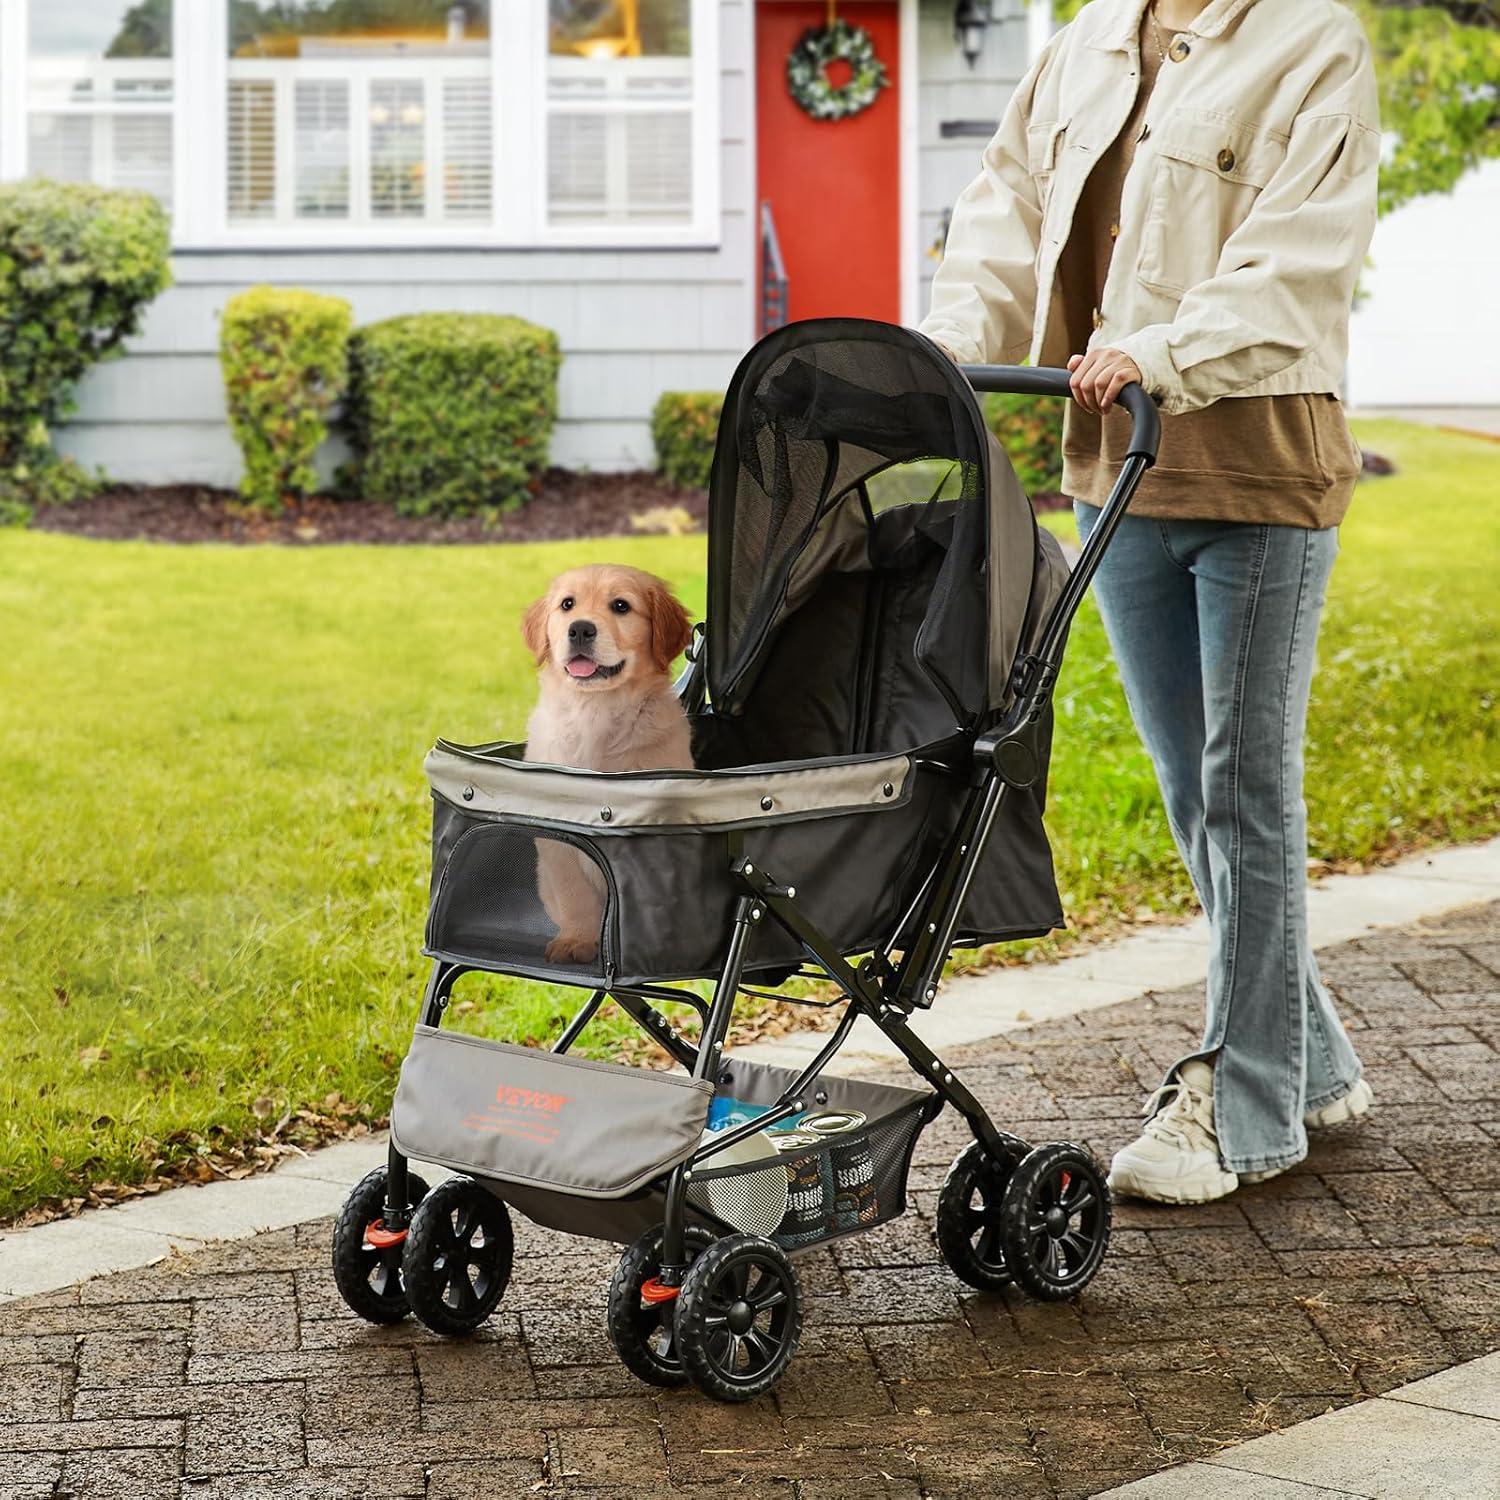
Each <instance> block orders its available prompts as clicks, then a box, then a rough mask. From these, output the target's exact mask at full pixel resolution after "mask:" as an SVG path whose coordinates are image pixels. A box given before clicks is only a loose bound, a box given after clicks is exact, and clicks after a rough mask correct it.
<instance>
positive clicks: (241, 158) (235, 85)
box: [228, 78, 276, 223]
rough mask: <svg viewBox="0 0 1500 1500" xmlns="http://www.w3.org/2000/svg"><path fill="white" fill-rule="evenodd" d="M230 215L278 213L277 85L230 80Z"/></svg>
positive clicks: (246, 218) (249, 219)
mask: <svg viewBox="0 0 1500 1500" xmlns="http://www.w3.org/2000/svg"><path fill="white" fill-rule="evenodd" d="M228 144H229V150H228V157H229V219H230V222H231V223H253V222H255V221H256V220H265V219H274V218H275V217H276V85H275V84H273V83H271V82H270V81H269V80H268V79H248V78H231V79H230V80H229V143H228Z"/></svg>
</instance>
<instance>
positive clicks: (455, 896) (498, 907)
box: [427, 822, 616, 981]
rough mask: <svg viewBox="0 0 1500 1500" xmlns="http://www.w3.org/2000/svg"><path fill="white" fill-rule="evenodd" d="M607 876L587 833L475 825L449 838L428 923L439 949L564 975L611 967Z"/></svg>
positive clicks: (593, 973) (590, 974)
mask: <svg viewBox="0 0 1500 1500" xmlns="http://www.w3.org/2000/svg"><path fill="white" fill-rule="evenodd" d="M615 905H616V900H615V892H614V882H613V880H612V879H611V876H610V873H609V870H608V868H607V866H606V865H605V863H604V861H603V860H602V859H601V858H600V857H599V855H598V854H597V852H596V851H595V850H594V848H593V847H592V846H591V845H590V844H589V843H588V841H587V840H585V839H582V838H578V837H574V836H571V835H568V834H563V833H558V832H554V831H552V830H547V829H539V828H533V827H530V826H527V825H524V824H519V823H507V822H500V823H482V824H479V825H477V826H472V827H470V828H468V829H466V830H465V831H464V832H463V833H462V834H461V835H460V836H459V837H458V839H457V840H456V841H455V842H454V843H453V845H452V850H451V852H450V853H449V855H448V858H447V861H446V863H445V864H444V865H443V870H442V875H441V877H440V878H439V882H438V888H437V891H436V893H435V894H434V897H433V902H432V912H431V915H430V917H429V918H428V924H427V947H428V949H429V950H430V951H431V952H433V953H437V954H441V955H443V956H446V957H449V958H455V959H461V960H469V961H472V962H477V963H483V964H495V965H499V966H503V967H505V968H508V969H515V970H523V971H525V970H530V971H535V972H540V973H547V974H559V975H565V976H567V977H568V978H579V979H584V978H590V979H592V978H595V977H597V978H599V979H600V980H601V981H602V980H603V979H604V978H606V977H607V976H608V975H609V974H610V972H611V971H612V970H613V966H614V951H615V944H614V942H613V927H614V918H615Z"/></svg>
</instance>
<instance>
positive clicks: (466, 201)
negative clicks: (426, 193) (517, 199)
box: [443, 76, 493, 219]
mask: <svg viewBox="0 0 1500 1500" xmlns="http://www.w3.org/2000/svg"><path fill="white" fill-rule="evenodd" d="M490 114H491V111H490V80H489V79H488V78H484V77H478V76H476V77H471V78H448V79H445V80H444V83H443V211H444V214H445V215H446V217H448V218H450V219H488V218H489V217H490V213H491V209H492V197H491V193H492V182H493V169H492V165H491V153H492V150H493V138H492V135H491V119H490Z"/></svg>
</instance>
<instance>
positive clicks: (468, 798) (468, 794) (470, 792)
mask: <svg viewBox="0 0 1500 1500" xmlns="http://www.w3.org/2000/svg"><path fill="white" fill-rule="evenodd" d="M473 800H474V788H473V787H471V786H466V787H465V788H464V801H465V802H472V801H473Z"/></svg>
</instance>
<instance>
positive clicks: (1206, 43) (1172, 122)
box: [921, 0, 1380, 413]
mask: <svg viewBox="0 0 1500 1500" xmlns="http://www.w3.org/2000/svg"><path fill="white" fill-rule="evenodd" d="M1143 8H1144V0H1092V3H1091V4H1089V5H1087V6H1085V7H1084V8H1083V10H1081V11H1080V12H1079V13H1078V15H1077V17H1076V18H1075V19H1074V20H1073V21H1072V23H1071V24H1070V25H1068V26H1065V27H1064V28H1063V29H1062V30H1061V31H1059V32H1058V33H1057V35H1056V36H1054V37H1053V38H1052V39H1051V41H1050V42H1048V44H1047V46H1046V47H1045V49H1044V50H1043V51H1042V54H1041V56H1040V57H1039V58H1038V59H1037V61H1036V63H1035V65H1034V66H1033V67H1032V69H1031V71H1030V72H1029V73H1028V74H1027V76H1026V77H1025V78H1024V79H1023V80H1022V81H1021V83H1020V84H1019V85H1018V87H1017V88H1016V91H1015V94H1014V96H1013V97H1012V99H1011V101H1010V104H1009V106H1008V108H1007V109H1006V111H1005V118H1004V119H1003V120H1002V121H1001V123H1000V129H999V131H998V132H997V133H996V135H995V138H994V139H993V140H992V141H991V142H990V144H989V146H988V147H987V148H986V149H985V152H984V158H983V168H982V170H981V172H980V174H979V176H978V177H976V178H975V179H974V181H973V182H972V183H970V184H969V186H968V188H966V189H965V191H964V194H963V196H962V197H961V198H960V199H959V200H958V204H957V206H956V207H955V209H954V212H953V221H952V224H951V226H950V228H949V231H948V245H947V250H946V253H945V254H944V257H943V262H942V265H941V266H939V268H938V272H937V276H936V278H935V279H934V281H933V287H932V312H931V313H930V315H929V316H928V317H927V319H926V320H925V321H924V322H923V323H922V325H921V328H922V332H923V333H925V334H927V335H928V337H929V338H932V339H934V340H936V341H937V342H938V343H940V344H942V345H943V346H944V347H945V348H946V349H948V350H949V351H950V352H951V353H952V354H953V355H954V356H955V357H956V358H957V359H958V360H959V361H960V362H961V363H971V362H972V363H979V362H1002V363H1009V362H1015V361H1018V360H1020V359H1022V358H1025V357H1028V356H1029V357H1030V359H1031V360H1032V361H1033V362H1034V363H1037V364H1052V365H1057V364H1065V363H1066V361H1067V357H1068V355H1069V354H1075V353H1078V352H1079V351H1078V350H1070V349H1068V348H1066V347H1065V341H1064V340H1063V338H1062V326H1061V318H1060V315H1059V309H1058V308H1057V306H1056V302H1055V298H1054V295H1053V293H1054V282H1055V279H1056V273H1057V260H1058V256H1059V254H1060V253H1061V251H1062V247H1063V245H1064V243H1065V242H1066V241H1067V238H1068V231H1069V229H1070V228H1071V226H1072V222H1073V213H1074V210H1075V208H1076V206H1077V203H1078V196H1079V192H1080V191H1081V189H1082V187H1083V183H1084V179H1085V178H1086V177H1087V176H1088V173H1089V168H1090V167H1091V166H1092V165H1093V164H1094V162H1095V161H1097V160H1098V159H1099V156H1100V153H1101V152H1103V151H1104V150H1106V148H1108V147H1109V145H1110V144H1111V143H1112V142H1113V141H1114V139H1115V137H1116V136H1117V135H1118V134H1119V131H1120V129H1121V126H1122V125H1123V124H1124V122H1125V119H1126V117H1127V116H1128V115H1129V114H1130V112H1131V108H1132V106H1133V104H1134V102H1135V97H1136V93H1137V89H1138V86H1139V81H1140V80H1139V73H1140V55H1139V51H1138V40H1137V39H1138V36H1139V34H1140V25H1141V17H1142V13H1143ZM1148 34H1149V29H1148ZM1162 35H1163V40H1164V41H1169V40H1170V36H1169V34H1168V33H1167V32H1166V31H1165V30H1164V31H1163V34H1162ZM1181 36H1182V37H1183V39H1184V41H1185V42H1186V45H1187V48H1188V51H1187V55H1186V56H1185V57H1183V58H1182V60H1181V61H1178V62H1168V63H1167V64H1166V65H1165V66H1164V67H1163V68H1162V70H1161V74H1160V76H1159V77H1158V79H1157V83H1156V88H1155V90H1154V91H1153V93H1152V96H1151V100H1150V103H1149V105H1148V107H1147V112H1146V123H1145V126H1144V129H1143V132H1142V134H1141V136H1140V137H1139V138H1138V139H1139V142H1140V144H1139V145H1138V146H1137V148H1136V153H1135V160H1134V162H1133V163H1132V165H1131V168H1130V171H1129V173H1128V175H1127V176H1126V178H1125V185H1124V190H1123V195H1122V199H1121V205H1120V228H1119V237H1118V240H1117V242H1116V245H1115V251H1114V254H1113V256H1112V257H1111V262H1110V267H1109V274H1108V276H1107V278H1106V281H1105V285H1104V293H1103V298H1102V303H1101V307H1100V315H1101V321H1100V323H1099V326H1098V327H1096V329H1095V331H1094V334H1093V337H1092V338H1091V339H1090V340H1089V345H1090V347H1091V348H1092V347H1093V346H1095V345H1100V344H1102V345H1108V346H1110V347H1112V348H1117V349H1122V350H1124V351H1125V352H1126V353H1127V354H1129V355H1130V357H1131V358H1132V359H1134V360H1135V362H1136V364H1137V365H1139V366H1140V369H1141V373H1142V376H1143V382H1142V383H1143V384H1144V385H1145V387H1146V389H1147V390H1148V391H1150V392H1151V393H1152V395H1153V396H1155V397H1156V399H1157V401H1158V402H1159V404H1160V406H1161V408H1162V410H1163V411H1165V412H1168V413H1177V412H1185V411H1192V410H1195V409H1196V408H1199V407H1203V406H1207V405H1209V404H1210V403H1212V402H1214V401H1217V400H1218V399H1219V398H1220V397H1222V396H1268V395H1281V394H1285V393H1289V392H1299V391H1303V392H1318V391H1332V392H1334V393H1335V394H1339V393H1340V385H1341V382H1342V378H1343V371H1344V362H1345V358H1346V354H1347V349H1348V336H1349V305H1350V301H1351V298H1352V296H1353V292H1354V283H1355V279H1356V278H1357V276H1358V275H1359V271H1360V267H1361V265H1362V264H1363V262H1364V258H1365V252H1366V251H1367V250H1368V248H1369V244H1370V236H1371V234H1372V233H1373V231H1374V228H1375V181H1376V169H1377V166H1378V163H1379V158H1380V133H1379V118H1378V115H1379V108H1378V103H1377V99H1376V91H1375V74H1374V69H1373V66H1372V63H1371V57H1370V48H1369V45H1368V43H1367V42H1366V40H1365V37H1364V32H1363V29H1362V28H1361V26H1360V24H1359V21H1358V20H1357V19H1356V18H1355V16H1354V14H1353V13H1352V12H1351V11H1350V10H1348V9H1346V8H1345V7H1344V6H1343V5H1341V4H1338V3H1336V0H1210V4H1209V5H1207V6H1206V7H1205V9H1204V10H1203V11H1202V12H1201V13H1200V14H1199V16H1198V19H1197V20H1196V21H1195V22H1194V23H1193V25H1192V27H1191V28H1190V30H1188V31H1186V32H1183V33H1181Z"/></svg>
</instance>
